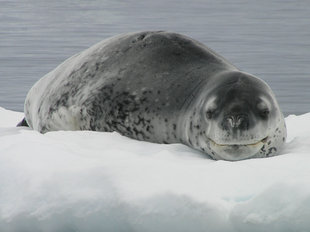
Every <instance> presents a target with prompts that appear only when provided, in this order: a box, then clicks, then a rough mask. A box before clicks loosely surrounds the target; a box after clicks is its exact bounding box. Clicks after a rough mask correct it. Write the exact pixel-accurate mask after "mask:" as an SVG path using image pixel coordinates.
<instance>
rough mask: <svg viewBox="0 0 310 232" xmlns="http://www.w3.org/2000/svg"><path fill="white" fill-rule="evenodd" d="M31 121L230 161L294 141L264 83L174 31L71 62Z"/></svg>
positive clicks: (38, 88)
mask: <svg viewBox="0 0 310 232" xmlns="http://www.w3.org/2000/svg"><path fill="white" fill-rule="evenodd" d="M25 119H26V122H22V123H21V125H27V124H28V125H29V126H30V127H31V128H33V129H35V130H38V131H39V132H41V133H45V132H48V131H55V130H94V131H110V132H111V131H117V132H119V133H120V134H122V135H125V136H127V137H130V138H134V139H137V140H143V141H150V142H155V143H183V144H186V145H188V146H190V147H192V148H194V149H197V150H200V151H202V152H204V153H206V154H208V155H209V156H211V157H212V158H213V159H223V160H242V159H247V158H258V157H268V156H273V155H276V154H277V153H278V152H279V150H280V149H281V147H282V145H283V143H284V142H285V138H286V128H285V122H284V118H283V114H282V113H281V111H280V108H279V105H278V103H277V101H276V98H275V96H274V94H273V93H272V91H271V89H270V87H269V86H268V85H267V84H266V83H265V82H264V81H263V80H261V79H259V78H257V77H255V76H253V75H250V74H248V73H245V72H242V71H240V70H238V69H237V68H236V67H235V66H233V65H232V64H231V63H229V62H228V61H227V60H225V59H224V58H223V57H221V56H220V55H218V54H216V53H215V52H214V51H212V50H211V49H209V48H208V47H206V46H205V45H203V44H202V43H200V42H198V41H195V40H194V39H192V38H189V37H187V36H184V35H181V34H177V33H170V32H164V31H147V32H138V33H127V34H122V35H118V36H115V37H112V38H109V39H106V40H104V41H102V42H100V43H98V44H96V45H94V46H92V47H90V48H89V49H87V50H85V51H83V52H81V53H79V54H76V55H74V56H72V57H71V58H69V59H67V60H66V61H65V62H63V63H62V64H60V65H59V66H58V67H57V68H56V69H55V70H53V71H51V72H50V73H48V74H46V75H45V76H44V77H43V78H41V79H40V80H39V81H38V82H37V83H36V84H35V85H34V86H33V87H32V88H31V90H30V91H29V93H28V95H27V97H26V100H25Z"/></svg>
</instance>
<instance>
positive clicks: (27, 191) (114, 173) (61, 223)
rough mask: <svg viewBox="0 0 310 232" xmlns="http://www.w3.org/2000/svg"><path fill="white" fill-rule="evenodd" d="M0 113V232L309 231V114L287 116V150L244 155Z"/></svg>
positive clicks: (3, 111) (0, 109) (12, 113)
mask: <svg viewBox="0 0 310 232" xmlns="http://www.w3.org/2000/svg"><path fill="white" fill-rule="evenodd" d="M0 118H1V122H0V231H1V232H6V231H9V232H11V231H12V232H19V231H27V232H28V231H29V232H37V231H44V232H45V231H47V232H52V231H53V232H63V231H64V232H71V231H87V232H98V231H113V232H114V231H126V232H127V231H141V232H148V231H154V232H158V231H169V232H173V231H178V232H179V231H204V232H208V231H211V232H217V231H223V232H224V231H225V232H230V231H231V232H237V231H238V232H239V231H242V232H243V231H244V232H248V231H251V232H252V231H253V232H256V231H264V232H265V231H273V232H277V231H281V232H285V231H310V220H309V218H310V113H308V114H304V115H300V116H295V115H290V116H288V117H287V118H286V123H287V128H288V139H287V143H286V146H285V148H284V150H283V152H282V154H281V155H279V156H276V157H271V158H264V159H250V160H244V161H238V162H228V161H213V160H210V159H208V158H207V157H205V156H204V155H203V154H201V153H200V152H197V151H194V150H192V149H190V148H188V147H186V146H184V145H181V144H168V145H166V144H165V145H163V144H152V143H147V142H141V141H135V140H132V139H129V138H126V137H123V136H121V135H119V134H117V133H102V132H90V131H77V132H70V131H67V132H65V131H58V132H49V133H46V134H44V135H43V134H40V133H38V132H36V131H32V130H30V129H29V128H17V127H15V125H16V124H17V123H18V122H19V121H21V119H22V118H23V113H19V112H13V111H8V110H5V109H3V108H0Z"/></svg>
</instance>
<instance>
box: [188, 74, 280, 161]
mask: <svg viewBox="0 0 310 232" xmlns="http://www.w3.org/2000/svg"><path fill="white" fill-rule="evenodd" d="M194 112H195V115H192V117H191V118H192V120H191V123H189V125H188V129H189V133H188V134H187V136H188V138H192V137H193V136H192V135H196V138H195V142H194V143H193V141H191V140H190V142H189V143H191V144H190V145H191V146H193V147H194V148H196V149H199V150H202V151H204V152H206V153H208V154H209V155H210V156H212V157H213V158H214V159H223V160H231V161H233V160H242V159H247V158H254V157H267V156H272V155H275V154H276V152H277V151H278V150H279V149H280V148H281V146H282V145H283V143H284V141H285V138H286V128H285V122H284V118H283V115H282V113H281V111H280V109H279V106H278V103H277V101H276V99H275V97H274V95H273V93H272V91H271V89H270V87H269V86H268V85H267V84H266V83H265V82H264V81H262V80H260V79H258V78H256V77H254V76H252V75H249V74H247V73H243V72H225V73H221V74H220V75H219V76H218V77H216V78H214V79H212V81H211V82H210V83H208V84H207V88H206V89H202V92H201V93H200V99H198V101H196V104H195V110H194ZM195 130H196V132H195ZM191 132H192V133H191ZM197 133H198V135H197Z"/></svg>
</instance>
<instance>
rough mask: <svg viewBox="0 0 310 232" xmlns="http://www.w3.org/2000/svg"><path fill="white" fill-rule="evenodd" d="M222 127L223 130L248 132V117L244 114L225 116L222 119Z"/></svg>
mask: <svg viewBox="0 0 310 232" xmlns="http://www.w3.org/2000/svg"><path fill="white" fill-rule="evenodd" d="M222 125H223V128H224V129H225V130H237V129H239V130H248V129H249V117H248V115H246V114H233V115H227V116H225V117H224V120H223V123H222Z"/></svg>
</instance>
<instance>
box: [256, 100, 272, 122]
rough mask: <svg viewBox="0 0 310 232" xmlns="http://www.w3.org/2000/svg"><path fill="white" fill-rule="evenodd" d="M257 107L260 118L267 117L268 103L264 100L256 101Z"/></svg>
mask: <svg viewBox="0 0 310 232" xmlns="http://www.w3.org/2000/svg"><path fill="white" fill-rule="evenodd" d="M257 108H258V111H259V114H260V116H261V117H262V118H267V117H268V115H269V113H270V110H269V108H268V105H267V104H266V103H265V102H260V103H258V104H257Z"/></svg>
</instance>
